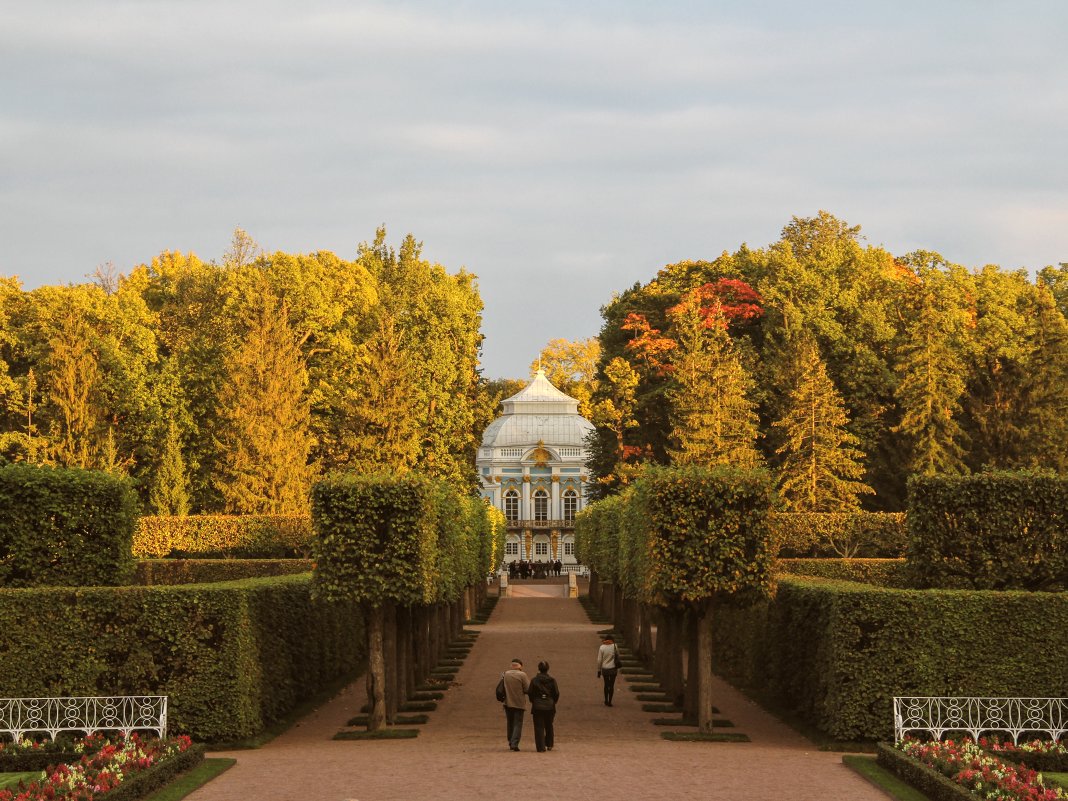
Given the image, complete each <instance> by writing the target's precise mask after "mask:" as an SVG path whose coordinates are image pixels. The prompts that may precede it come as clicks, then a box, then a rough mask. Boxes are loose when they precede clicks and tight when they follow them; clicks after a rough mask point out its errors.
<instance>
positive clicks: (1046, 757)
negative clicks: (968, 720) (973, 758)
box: [979, 738, 1068, 773]
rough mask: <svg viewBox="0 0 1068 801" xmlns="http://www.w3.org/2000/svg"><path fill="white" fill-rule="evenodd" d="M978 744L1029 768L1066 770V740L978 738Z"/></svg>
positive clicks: (1058, 771)
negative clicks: (1018, 740)
mask: <svg viewBox="0 0 1068 801" xmlns="http://www.w3.org/2000/svg"><path fill="white" fill-rule="evenodd" d="M979 745H981V746H982V747H983V748H985V749H987V750H988V751H990V752H991V753H994V754H998V755H999V756H1002V757H1004V758H1005V759H1007V760H1008V761H1009V762H1016V763H1018V764H1020V765H1026V766H1027V767H1029V768H1031V770H1040V771H1042V772H1043V773H1047V772H1051V773H1064V772H1065V771H1068V740H1064V741H1061V742H1054V741H1052V740H1025V741H1024V742H1021V743H1019V744H1016V743H1013V742H1012V741H1011V740H1005V741H1004V742H999V741H998V739H997V738H991V739H989V740H987V739H985V738H980V740H979Z"/></svg>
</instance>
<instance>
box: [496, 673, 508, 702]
mask: <svg viewBox="0 0 1068 801" xmlns="http://www.w3.org/2000/svg"><path fill="white" fill-rule="evenodd" d="M497 700H498V701H500V702H501V703H502V704H503V703H504V702H505V701H506V700H508V691H507V690H505V689H504V674H503V673H502V674H501V680H500V681H499V682H497Z"/></svg>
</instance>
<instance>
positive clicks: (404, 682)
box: [397, 606, 415, 701]
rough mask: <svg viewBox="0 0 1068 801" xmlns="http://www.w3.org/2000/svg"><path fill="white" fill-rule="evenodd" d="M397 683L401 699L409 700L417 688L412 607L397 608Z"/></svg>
mask: <svg viewBox="0 0 1068 801" xmlns="http://www.w3.org/2000/svg"><path fill="white" fill-rule="evenodd" d="M397 684H398V688H399V693H398V694H399V696H400V698H399V701H407V700H408V699H410V698H411V697H412V691H413V690H414V689H415V676H414V674H413V672H412V608H411V607H410V606H402V607H399V608H398V609H397Z"/></svg>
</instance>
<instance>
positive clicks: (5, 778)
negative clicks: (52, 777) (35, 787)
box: [0, 770, 45, 792]
mask: <svg viewBox="0 0 1068 801" xmlns="http://www.w3.org/2000/svg"><path fill="white" fill-rule="evenodd" d="M44 775H45V774H44V771H43V770H23V771H18V772H17V773H0V790H11V791H12V792H14V790H15V788H16V787H18V784H19V782H26V784H29V783H30V782H32V781H37V780H38V779H43V778H44Z"/></svg>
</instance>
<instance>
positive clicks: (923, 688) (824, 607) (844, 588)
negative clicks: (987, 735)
mask: <svg viewBox="0 0 1068 801" xmlns="http://www.w3.org/2000/svg"><path fill="white" fill-rule="evenodd" d="M712 625H713V648H712V654H713V667H714V669H715V670H716V671H717V672H718V673H720V674H722V675H724V676H725V677H727V678H728V679H729V680H731V681H732V682H734V683H736V684H739V685H741V686H747V687H751V688H759V689H760V691H762V692H768V693H770V694H771V695H772V696H773V698H775V699H777V701H778V703H780V704H782V705H784V706H786V707H787V708H790V709H792V710H793V711H794V712H795V713H797V714H799V715H800V716H802V717H803V718H805V719H806V720H808V721H809V722H810V723H812V724H813V725H815V726H816V727H817V728H819V729H820V730H821V731H823V732H825V733H826V734H828V735H830V736H832V737H835V738H839V739H845V740H854V739H869V740H875V739H886V738H888V737H890V736H892V733H893V720H892V712H891V710H892V701H891V699H892V698H893V696H895V695H969V696H983V695H988V696H1034V697H1050V696H1060V695H1064V694H1065V693H1066V692H1068V593H1029V592H982V591H962V590H955V591H951V590H898V589H888V588H880V587H873V586H870V585H864V584H857V583H852V582H843V581H830V580H823V579H815V578H802V577H798V576H782V577H781V578H780V580H779V586H778V592H777V593H776V595H775V597H774V598H773V599H771V600H767V601H762V602H759V603H756V604H753V605H751V606H749V607H746V608H730V607H726V606H725V607H723V608H717V609H716V612H715V614H714V615H713V616H712Z"/></svg>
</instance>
